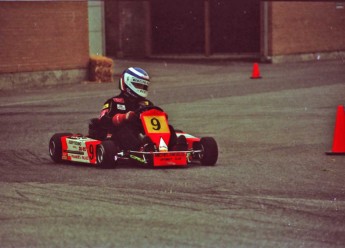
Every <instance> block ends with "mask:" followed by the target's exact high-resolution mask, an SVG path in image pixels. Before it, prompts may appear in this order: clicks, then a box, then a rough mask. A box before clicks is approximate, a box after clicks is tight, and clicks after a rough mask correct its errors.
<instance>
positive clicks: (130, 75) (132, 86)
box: [119, 67, 150, 98]
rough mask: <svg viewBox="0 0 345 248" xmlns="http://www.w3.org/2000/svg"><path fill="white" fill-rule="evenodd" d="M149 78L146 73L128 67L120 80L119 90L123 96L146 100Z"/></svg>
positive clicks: (139, 69)
mask: <svg viewBox="0 0 345 248" xmlns="http://www.w3.org/2000/svg"><path fill="white" fill-rule="evenodd" d="M149 83H150V77H149V75H148V74H147V72H146V71H144V70H143V69H141V68H138V67H129V68H128V69H126V70H125V71H124V72H123V73H122V75H121V78H120V81H119V88H120V90H121V91H122V92H124V93H125V94H127V95H129V96H132V97H135V98H146V97H147V95H148V87H149Z"/></svg>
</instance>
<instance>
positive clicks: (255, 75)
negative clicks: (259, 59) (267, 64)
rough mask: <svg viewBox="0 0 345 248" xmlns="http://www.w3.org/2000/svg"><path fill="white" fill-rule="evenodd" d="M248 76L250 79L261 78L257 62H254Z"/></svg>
mask: <svg viewBox="0 0 345 248" xmlns="http://www.w3.org/2000/svg"><path fill="white" fill-rule="evenodd" d="M250 78H251V79H260V78H261V76H260V70H259V64H258V63H254V65H253V72H252V76H251V77H250Z"/></svg>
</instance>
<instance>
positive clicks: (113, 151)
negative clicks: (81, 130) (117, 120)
mask: <svg viewBox="0 0 345 248" xmlns="http://www.w3.org/2000/svg"><path fill="white" fill-rule="evenodd" d="M119 152H120V149H119V146H118V145H117V144H116V142H115V141H113V140H104V141H102V143H101V144H99V145H98V146H97V152H96V154H97V155H96V156H97V157H96V159H97V165H98V166H99V167H100V168H111V167H115V166H116V165H117V154H118V153H119Z"/></svg>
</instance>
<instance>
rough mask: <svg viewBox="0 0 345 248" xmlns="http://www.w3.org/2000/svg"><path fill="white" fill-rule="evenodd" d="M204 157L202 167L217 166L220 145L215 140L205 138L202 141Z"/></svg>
mask: <svg viewBox="0 0 345 248" xmlns="http://www.w3.org/2000/svg"><path fill="white" fill-rule="evenodd" d="M200 146H201V149H202V156H201V158H200V162H201V164H202V165H215V164H216V162H217V160H218V145H217V142H216V140H215V139H214V138H212V137H203V138H201V139H200Z"/></svg>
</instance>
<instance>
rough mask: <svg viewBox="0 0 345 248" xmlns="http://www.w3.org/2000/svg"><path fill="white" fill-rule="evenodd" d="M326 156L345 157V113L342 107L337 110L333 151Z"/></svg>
mask: <svg viewBox="0 0 345 248" xmlns="http://www.w3.org/2000/svg"><path fill="white" fill-rule="evenodd" d="M326 154H327V155H345V111H344V106H342V105H339V106H338V110H337V116H336V120H335V128H334V138H333V146H332V151H330V152H326Z"/></svg>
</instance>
